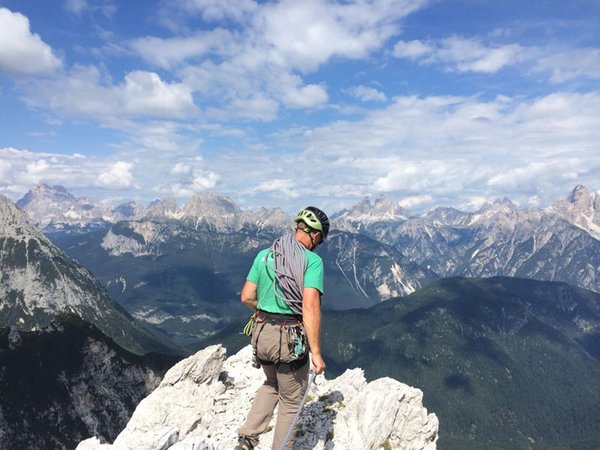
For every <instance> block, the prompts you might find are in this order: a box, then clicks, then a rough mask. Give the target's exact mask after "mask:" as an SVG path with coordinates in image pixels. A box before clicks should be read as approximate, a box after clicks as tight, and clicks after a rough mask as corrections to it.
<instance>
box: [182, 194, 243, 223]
mask: <svg viewBox="0 0 600 450" xmlns="http://www.w3.org/2000/svg"><path fill="white" fill-rule="evenodd" d="M183 218H184V219H186V220H189V221H190V222H192V223H193V224H194V226H196V227H198V226H200V225H205V226H209V227H211V228H215V229H216V230H218V231H231V230H236V229H239V227H240V226H241V224H242V222H243V220H242V210H241V209H240V208H239V207H238V206H237V205H236V204H235V202H234V201H233V200H232V199H230V198H229V197H223V196H219V195H215V194H212V193H209V192H203V193H199V194H194V195H193V196H192V197H191V198H190V199H189V200H188V202H187V203H186V205H185V207H184V208H183Z"/></svg>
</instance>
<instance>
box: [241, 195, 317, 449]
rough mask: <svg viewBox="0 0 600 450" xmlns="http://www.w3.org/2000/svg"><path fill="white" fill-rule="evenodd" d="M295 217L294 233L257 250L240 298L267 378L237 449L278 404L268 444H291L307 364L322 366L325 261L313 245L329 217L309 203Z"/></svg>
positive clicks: (254, 440) (252, 441)
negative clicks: (250, 314)
mask: <svg viewBox="0 0 600 450" xmlns="http://www.w3.org/2000/svg"><path fill="white" fill-rule="evenodd" d="M294 221H295V222H296V228H295V229H294V231H293V232H292V233H289V234H286V235H284V236H282V237H280V238H278V239H276V240H275V241H274V242H273V244H272V245H271V247H269V248H266V249H263V250H261V251H260V252H259V253H258V255H257V256H256V258H255V259H254V263H253V264H252V268H251V269H250V272H249V273H248V276H247V278H246V283H245V284H244V287H243V289H242V293H241V300H242V303H244V304H245V305H246V306H248V307H249V308H251V309H252V310H254V311H255V312H254V315H253V318H252V319H251V322H250V324H251V327H252V331H251V335H252V338H251V342H252V346H253V349H254V360H255V364H256V365H257V366H258V365H260V366H262V368H263V371H264V373H265V375H266V380H265V382H264V384H263V385H262V386H261V387H260V388H259V390H258V392H257V394H256V398H255V399H254V402H253V404H252V407H251V408H250V412H249V413H248V416H247V419H246V423H245V424H244V425H243V426H242V427H241V428H240V429H239V430H238V434H239V442H238V445H237V447H236V450H251V449H253V448H254V447H255V446H256V445H257V444H258V439H259V435H260V434H262V433H264V432H265V431H266V430H267V427H268V426H269V422H270V421H271V417H272V415H273V411H274V409H275V406H276V405H277V404H278V403H279V410H278V414H277V423H276V425H275V432H274V437H273V446H272V448H273V449H275V450H279V449H280V447H282V446H283V445H285V449H286V450H289V449H291V448H292V445H293V443H294V439H295V434H296V430H295V429H294V430H290V428H292V426H294V428H295V423H294V422H295V420H294V417H295V416H296V413H297V412H299V410H300V408H301V404H302V399H303V395H304V393H305V391H306V390H307V389H308V383H309V381H308V373H309V368H310V366H311V365H312V371H313V373H315V374H321V373H323V372H324V371H325V367H326V366H325V361H324V360H323V356H322V355H321V295H322V294H323V260H322V259H321V257H320V256H319V255H317V254H316V253H314V250H315V249H316V248H317V246H318V245H319V244H321V243H322V242H323V240H324V239H325V238H326V237H327V233H328V232H329V219H328V218H327V215H326V214H325V213H324V212H323V211H321V210H320V209H318V208H315V207H313V206H309V207H307V208H305V209H303V210H301V211H300V212H299V213H298V215H297V216H296V217H295V218H294ZM249 334H250V333H249ZM309 351H310V360H311V364H308V362H309ZM288 431H291V433H288ZM286 439H287V441H286Z"/></svg>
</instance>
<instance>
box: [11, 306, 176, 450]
mask: <svg viewBox="0 0 600 450" xmlns="http://www.w3.org/2000/svg"><path fill="white" fill-rule="evenodd" d="M0 360H1V361H2V363H1V364H0V448H2V449H7V450H8V449H21V450H25V449H32V450H33V449H73V448H75V446H76V445H77V443H78V442H79V441H80V440H82V439H85V438H87V437H89V436H98V437H100V438H102V439H103V440H107V441H111V440H113V439H114V438H115V437H116V436H117V434H118V433H119V432H120V430H121V429H122V428H123V427H124V426H125V425H126V424H127V421H128V420H129V418H130V417H131V414H132V413H133V411H134V409H135V407H136V406H137V404H138V403H139V402H140V401H141V400H142V399H143V398H144V397H146V396H147V395H148V394H149V393H150V392H152V391H153V390H154V388H156V387H157V386H158V384H159V383H160V380H161V378H162V376H163V375H164V373H165V372H166V370H167V369H168V368H169V367H170V366H171V365H172V364H173V363H174V362H175V361H176V360H177V358H174V357H167V356H161V355H156V354H153V355H150V354H149V355H145V356H143V357H140V356H136V355H134V354H132V353H129V352H127V351H125V350H123V349H122V348H121V347H119V346H118V345H117V344H115V342H113V341H112V340H110V339H108V338H107V337H106V336H105V335H104V334H103V333H101V332H100V331H99V330H98V329H97V328H96V327H94V326H93V325H90V324H88V323H86V322H84V321H82V320H81V319H80V318H79V317H77V316H75V315H63V316H57V317H56V318H55V319H54V320H53V321H52V322H51V323H50V324H49V325H48V326H47V327H46V328H44V329H43V330H37V331H18V330H17V329H16V328H15V327H12V328H0Z"/></svg>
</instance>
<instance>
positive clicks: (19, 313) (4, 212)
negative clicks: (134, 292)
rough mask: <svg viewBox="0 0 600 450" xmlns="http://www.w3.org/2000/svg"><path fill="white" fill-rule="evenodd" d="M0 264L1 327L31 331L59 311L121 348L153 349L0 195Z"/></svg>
mask: <svg viewBox="0 0 600 450" xmlns="http://www.w3.org/2000/svg"><path fill="white" fill-rule="evenodd" d="M0 267H1V268H2V272H1V274H0V326H16V327H18V328H19V329H22V330H36V329H39V328H42V327H45V326H46V325H48V324H49V323H50V321H51V320H52V319H53V318H55V317H56V316H57V315H58V314H61V313H72V314H75V315H77V316H79V317H81V318H83V319H84V320H86V321H88V322H90V323H93V324H94V325H96V326H97V327H98V328H100V329H101V330H102V331H103V332H104V333H106V334H107V335H108V336H110V337H112V338H113V339H115V340H116V341H117V342H119V343H120V344H121V345H123V346H124V347H125V348H129V349H131V350H133V351H136V352H145V351H148V350H149V349H150V348H152V347H150V348H148V345H151V344H152V341H153V340H154V339H153V338H152V337H151V336H150V335H149V333H148V332H146V331H143V330H141V329H138V327H137V325H135V323H134V322H133V320H132V318H131V317H130V316H129V315H128V314H127V313H126V312H125V311H124V310H123V309H122V308H121V307H120V306H118V305H117V304H116V303H114V302H113V301H112V300H111V299H110V298H109V297H108V295H107V294H106V292H105V289H104V288H103V286H102V285H101V284H100V283H99V282H98V281H97V280H96V279H95V278H94V277H93V276H92V275H91V274H90V272H88V270H86V269H84V268H83V267H82V266H80V265H79V264H77V263H76V262H75V261H73V260H71V259H70V258H69V257H68V256H67V255H66V254H65V253H63V252H62V251H61V250H59V249H58V248H57V247H55V246H54V245H53V244H52V243H50V241H49V240H48V239H47V238H46V237H45V236H44V235H43V234H42V233H41V232H40V231H39V230H38V229H37V228H36V227H35V226H34V225H33V224H32V223H31V221H30V220H29V218H28V217H27V215H26V214H25V213H24V212H23V211H21V210H20V209H18V208H17V207H16V206H15V205H13V203H12V202H11V201H10V200H9V199H7V198H6V197H4V196H2V195H0ZM155 344H157V345H158V343H157V342H155ZM163 349H164V348H163Z"/></svg>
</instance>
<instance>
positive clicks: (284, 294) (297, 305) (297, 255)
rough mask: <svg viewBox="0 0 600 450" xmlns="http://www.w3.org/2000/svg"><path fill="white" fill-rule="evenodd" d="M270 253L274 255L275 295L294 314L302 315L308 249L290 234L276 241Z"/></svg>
mask: <svg viewBox="0 0 600 450" xmlns="http://www.w3.org/2000/svg"><path fill="white" fill-rule="evenodd" d="M269 252H270V253H272V254H273V262H274V264H273V267H272V269H273V271H274V272H275V279H274V280H273V283H274V286H273V288H274V291H275V295H276V296H277V298H279V299H280V300H283V301H285V302H286V303H287V304H288V306H289V307H290V309H291V310H292V311H294V313H296V314H302V296H303V291H304V272H305V270H306V266H307V264H308V260H307V258H306V249H305V248H304V246H303V245H302V244H300V243H299V242H298V241H297V240H296V238H295V237H294V234H293V233H290V234H286V235H284V236H282V237H280V238H279V239H277V240H275V242H273V245H271V248H270V249H269ZM275 283H276V284H277V287H279V290H278V289H276V286H275ZM280 292H281V293H280Z"/></svg>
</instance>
